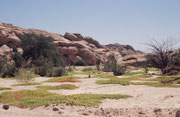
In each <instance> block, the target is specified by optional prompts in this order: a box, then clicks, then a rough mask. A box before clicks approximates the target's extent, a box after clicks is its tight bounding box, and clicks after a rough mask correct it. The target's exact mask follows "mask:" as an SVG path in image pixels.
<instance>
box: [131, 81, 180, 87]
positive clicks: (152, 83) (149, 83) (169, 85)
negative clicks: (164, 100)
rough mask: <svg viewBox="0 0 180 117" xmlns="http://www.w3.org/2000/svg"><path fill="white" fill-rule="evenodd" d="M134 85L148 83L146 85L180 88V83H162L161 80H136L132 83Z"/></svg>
mask: <svg viewBox="0 0 180 117" xmlns="http://www.w3.org/2000/svg"><path fill="white" fill-rule="evenodd" d="M132 84H133V85H146V86H152V87H169V88H179V87H180V85H173V84H162V83H159V82H157V83H156V82H136V83H132Z"/></svg>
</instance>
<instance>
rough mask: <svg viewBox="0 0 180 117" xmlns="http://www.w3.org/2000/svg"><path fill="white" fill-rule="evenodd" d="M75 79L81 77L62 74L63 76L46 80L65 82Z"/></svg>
mask: <svg viewBox="0 0 180 117" xmlns="http://www.w3.org/2000/svg"><path fill="white" fill-rule="evenodd" d="M75 79H80V78H79V77H76V76H62V77H55V78H51V79H49V80H47V81H46V82H65V81H67V82H68V81H69V82H70V81H71V80H75Z"/></svg>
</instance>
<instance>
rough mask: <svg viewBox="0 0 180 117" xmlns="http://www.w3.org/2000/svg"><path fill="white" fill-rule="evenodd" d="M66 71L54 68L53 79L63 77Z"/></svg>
mask: <svg viewBox="0 0 180 117" xmlns="http://www.w3.org/2000/svg"><path fill="white" fill-rule="evenodd" d="M65 73H66V72H65V69H64V68H61V67H59V68H54V69H53V73H52V75H51V76H52V77H58V76H63V75H65Z"/></svg>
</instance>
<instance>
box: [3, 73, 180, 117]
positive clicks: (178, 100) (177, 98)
mask: <svg viewBox="0 0 180 117" xmlns="http://www.w3.org/2000/svg"><path fill="white" fill-rule="evenodd" d="M78 76H79V75H78ZM79 77H85V75H82V76H79ZM153 78H154V77H153ZM47 79H49V78H42V77H39V78H36V79H35V80H34V82H42V84H41V85H51V86H55V85H59V84H63V83H51V82H43V81H45V80H47ZM80 80H81V81H82V82H77V83H67V84H75V85H76V86H78V87H79V88H78V89H75V90H53V91H50V92H55V93H58V94H64V95H70V94H80V93H93V94H127V95H131V96H133V97H132V98H129V99H119V100H110V99H106V100H104V101H103V103H102V104H101V105H100V106H99V108H85V107H77V106H68V105H56V106H55V107H56V108H58V109H59V110H58V111H53V110H52V109H53V108H54V107H53V106H54V105H50V106H48V107H44V106H42V107H38V108H35V109H33V110H31V109H19V108H17V107H13V106H10V109H9V110H3V109H2V105H0V117H84V116H89V117H99V116H101V117H175V113H176V110H177V109H180V93H179V92H180V88H156V87H148V86H143V85H129V86H121V85H112V84H109V85H97V84H96V81H97V80H100V78H86V79H80ZM103 80H104V79H103ZM17 83H19V81H16V80H10V79H1V78H0V87H11V85H12V84H17ZM35 87H36V86H18V87H11V88H12V90H13V91H17V90H21V89H31V90H32V89H36V88H35ZM0 92H2V91H0Z"/></svg>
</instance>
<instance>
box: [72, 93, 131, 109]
mask: <svg viewBox="0 0 180 117" xmlns="http://www.w3.org/2000/svg"><path fill="white" fill-rule="evenodd" d="M130 97H132V96H129V95H121V94H74V95H70V96H69V98H71V99H72V102H71V104H73V105H77V106H78V105H80V106H85V107H98V106H99V104H100V103H102V100H104V99H127V98H130Z"/></svg>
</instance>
